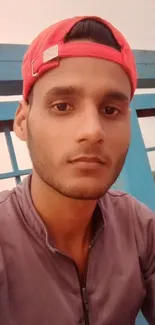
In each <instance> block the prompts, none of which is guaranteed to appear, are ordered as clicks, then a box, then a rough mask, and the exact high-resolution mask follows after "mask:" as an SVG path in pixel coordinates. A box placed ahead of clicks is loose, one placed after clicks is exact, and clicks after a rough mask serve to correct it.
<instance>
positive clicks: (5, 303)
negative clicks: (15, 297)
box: [0, 247, 12, 325]
mask: <svg viewBox="0 0 155 325" xmlns="http://www.w3.org/2000/svg"><path fill="white" fill-rule="evenodd" d="M0 324H1V325H11V324H12V323H11V319H10V311H9V299H8V285H7V274H6V271H5V263H4V258H3V253H2V248H1V247H0Z"/></svg>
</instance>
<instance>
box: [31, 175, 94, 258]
mask: <svg viewBox="0 0 155 325" xmlns="http://www.w3.org/2000/svg"><path fill="white" fill-rule="evenodd" d="M31 195H32V200H33V203H34V206H35V208H36V210H37V211H38V213H39V215H40V217H41V219H42V220H43V222H44V224H45V226H46V228H47V230H48V233H49V235H51V238H52V241H53V242H54V245H55V246H56V247H57V248H58V249H60V250H61V251H63V252H64V253H66V252H67V251H68V250H69V249H71V248H73V247H74V249H76V248H78V247H81V249H82V247H83V246H84V245H85V243H88V245H89V244H90V241H91V237H92V229H91V220H92V215H93V212H94V209H95V206H96V201H87V200H75V199H72V198H67V197H65V196H63V195H61V194H60V193H58V192H57V191H55V190H54V189H53V188H51V187H50V186H48V185H47V184H45V183H44V182H43V181H42V180H41V179H40V178H39V177H38V176H37V175H36V174H35V173H33V175H32V180H31Z"/></svg>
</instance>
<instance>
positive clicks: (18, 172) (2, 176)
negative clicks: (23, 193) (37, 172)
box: [0, 169, 32, 179]
mask: <svg viewBox="0 0 155 325" xmlns="http://www.w3.org/2000/svg"><path fill="white" fill-rule="evenodd" d="M31 172H32V170H31V169H23V170H15V171H13V172H9V173H3V174H0V179H5V178H14V177H17V176H24V175H28V174H30V173H31Z"/></svg>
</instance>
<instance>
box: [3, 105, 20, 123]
mask: <svg viewBox="0 0 155 325" xmlns="http://www.w3.org/2000/svg"><path fill="white" fill-rule="evenodd" d="M17 107H18V102H0V121H9V120H14V116H15V112H16V109H17Z"/></svg>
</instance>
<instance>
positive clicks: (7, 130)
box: [3, 122, 21, 184]
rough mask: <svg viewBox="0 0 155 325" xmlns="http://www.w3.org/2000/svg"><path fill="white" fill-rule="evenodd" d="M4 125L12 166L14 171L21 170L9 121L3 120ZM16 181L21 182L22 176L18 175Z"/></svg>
mask: <svg viewBox="0 0 155 325" xmlns="http://www.w3.org/2000/svg"><path fill="white" fill-rule="evenodd" d="M3 125H4V134H5V138H6V143H7V147H8V151H9V155H10V160H11V164H12V168H13V171H14V172H16V171H19V168H18V164H17V159H16V154H15V150H14V146H13V142H12V138H11V134H10V128H9V126H8V124H7V122H3ZM15 181H16V184H18V183H20V182H21V179H20V176H16V177H15Z"/></svg>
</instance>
